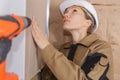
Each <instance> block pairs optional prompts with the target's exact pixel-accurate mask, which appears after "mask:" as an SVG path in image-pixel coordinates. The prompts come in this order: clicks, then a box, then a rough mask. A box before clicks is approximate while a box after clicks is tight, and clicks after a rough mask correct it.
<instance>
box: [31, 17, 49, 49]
mask: <svg viewBox="0 0 120 80" xmlns="http://www.w3.org/2000/svg"><path fill="white" fill-rule="evenodd" d="M31 30H32V36H33V38H34V40H35V42H36V44H37V45H38V46H39V48H40V49H44V48H45V47H46V46H47V45H49V44H50V43H49V41H48V39H47V38H46V36H45V34H44V33H43V32H42V31H41V29H40V27H39V26H38V24H37V22H36V20H35V18H34V17H33V18H32V28H31Z"/></svg>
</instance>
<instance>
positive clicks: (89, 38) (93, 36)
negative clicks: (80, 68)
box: [64, 33, 98, 49]
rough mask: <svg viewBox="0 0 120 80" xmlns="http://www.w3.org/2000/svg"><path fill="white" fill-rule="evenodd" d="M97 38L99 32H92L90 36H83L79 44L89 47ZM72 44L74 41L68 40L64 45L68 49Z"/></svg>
mask: <svg viewBox="0 0 120 80" xmlns="http://www.w3.org/2000/svg"><path fill="white" fill-rule="evenodd" d="M96 40H98V36H97V34H95V33H92V34H89V35H88V36H86V37H85V38H83V39H82V40H80V41H79V42H78V43H77V44H78V45H83V46H86V47H89V46H90V45H91V44H92V43H94V42H95V41H96ZM71 45H72V42H68V43H66V44H65V45H64V48H66V49H67V48H70V46H71Z"/></svg>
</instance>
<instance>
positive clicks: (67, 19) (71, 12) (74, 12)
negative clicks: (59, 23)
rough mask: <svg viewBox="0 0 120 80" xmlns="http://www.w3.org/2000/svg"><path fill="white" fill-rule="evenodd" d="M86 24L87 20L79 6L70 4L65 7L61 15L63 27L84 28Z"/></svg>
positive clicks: (69, 28)
mask: <svg viewBox="0 0 120 80" xmlns="http://www.w3.org/2000/svg"><path fill="white" fill-rule="evenodd" d="M87 26H88V21H87V20H86V19H85V13H84V12H83V10H82V9H81V8H80V7H79V6H71V7H69V8H67V9H66V10H65V12H64V16H63V29H64V30H67V31H70V30H76V29H77V30H78V29H79V30H84V29H88V28H86V27H87Z"/></svg>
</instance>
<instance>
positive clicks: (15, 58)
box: [0, 0, 26, 80]
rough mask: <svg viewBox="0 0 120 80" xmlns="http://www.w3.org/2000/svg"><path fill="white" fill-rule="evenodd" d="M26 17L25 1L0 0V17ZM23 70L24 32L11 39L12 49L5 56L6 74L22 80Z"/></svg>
mask: <svg viewBox="0 0 120 80" xmlns="http://www.w3.org/2000/svg"><path fill="white" fill-rule="evenodd" d="M11 13H14V14H17V15H22V16H24V15H26V0H0V15H5V14H11ZM24 69H25V32H22V33H21V34H20V35H19V36H17V37H16V38H14V39H13V43H12V48H11V51H10V52H9V54H8V56H7V69H6V70H7V72H14V73H16V74H18V76H19V80H24V71H25V70H24Z"/></svg>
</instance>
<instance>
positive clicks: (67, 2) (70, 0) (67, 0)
mask: <svg viewBox="0 0 120 80" xmlns="http://www.w3.org/2000/svg"><path fill="white" fill-rule="evenodd" d="M73 5H78V6H81V7H84V8H85V9H86V10H87V11H88V12H89V13H90V15H91V16H92V18H93V20H94V28H93V32H95V31H96V30H97V28H98V17H97V13H96V10H95V8H94V7H93V5H92V4H91V3H89V2H88V1H86V0H64V1H63V2H62V3H61V4H60V11H61V13H62V15H64V11H65V10H66V8H68V7H71V6H73Z"/></svg>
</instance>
